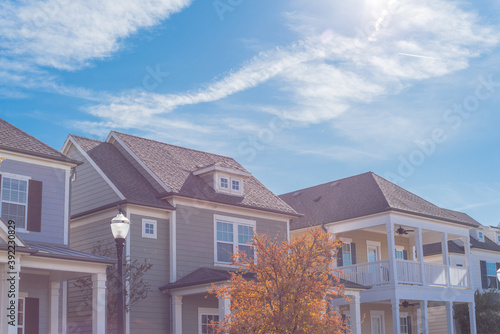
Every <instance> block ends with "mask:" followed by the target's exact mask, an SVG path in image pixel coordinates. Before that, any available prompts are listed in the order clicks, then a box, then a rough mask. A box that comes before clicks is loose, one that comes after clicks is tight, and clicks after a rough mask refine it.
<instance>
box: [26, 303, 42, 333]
mask: <svg viewBox="0 0 500 334" xmlns="http://www.w3.org/2000/svg"><path fill="white" fill-rule="evenodd" d="M24 303H25V306H24V307H25V314H26V317H25V319H26V320H27V321H26V322H25V325H24V326H25V327H24V333H25V334H39V328H40V308H39V300H38V298H25V299H24Z"/></svg>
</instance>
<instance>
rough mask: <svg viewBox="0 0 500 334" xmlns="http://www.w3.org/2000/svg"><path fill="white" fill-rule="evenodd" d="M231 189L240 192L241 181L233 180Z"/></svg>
mask: <svg viewBox="0 0 500 334" xmlns="http://www.w3.org/2000/svg"><path fill="white" fill-rule="evenodd" d="M231 189H232V190H235V191H240V181H239V180H231Z"/></svg>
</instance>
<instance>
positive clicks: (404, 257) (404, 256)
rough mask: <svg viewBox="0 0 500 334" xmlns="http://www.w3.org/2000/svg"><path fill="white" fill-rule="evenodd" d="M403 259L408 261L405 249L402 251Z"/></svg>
mask: <svg viewBox="0 0 500 334" xmlns="http://www.w3.org/2000/svg"><path fill="white" fill-rule="evenodd" d="M403 259H404V260H408V251H407V250H406V249H403Z"/></svg>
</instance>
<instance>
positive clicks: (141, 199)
mask: <svg viewBox="0 0 500 334" xmlns="http://www.w3.org/2000/svg"><path fill="white" fill-rule="evenodd" d="M71 137H72V138H73V139H74V140H75V141H76V142H77V143H78V145H80V147H81V148H82V149H83V150H84V151H85V152H86V153H87V154H88V155H89V156H90V157H91V158H92V160H93V161H94V162H95V163H96V164H97V166H98V167H99V168H100V169H101V170H102V171H103V173H104V174H106V176H107V177H108V178H109V179H110V181H111V182H112V183H113V184H114V185H115V186H116V187H117V188H118V190H120V192H121V193H122V194H123V196H125V198H126V200H127V201H129V202H132V203H137V204H145V205H152V206H157V207H163V208H168V209H173V207H172V206H171V205H170V204H169V203H168V202H166V201H163V200H161V199H159V198H158V192H157V191H156V190H155V189H154V188H153V186H151V184H150V183H149V182H148V181H147V180H146V179H145V178H144V176H142V174H141V173H139V171H137V169H135V168H134V166H132V164H131V163H130V162H129V161H128V160H127V159H126V158H125V157H124V156H123V155H122V154H121V153H120V151H118V149H117V148H116V147H115V146H114V145H113V144H110V143H106V142H102V141H99V140H94V139H89V138H84V137H79V136H75V135H71Z"/></svg>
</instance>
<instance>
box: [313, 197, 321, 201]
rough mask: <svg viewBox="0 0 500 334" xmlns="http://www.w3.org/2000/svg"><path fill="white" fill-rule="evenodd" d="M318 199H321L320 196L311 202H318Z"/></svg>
mask: <svg viewBox="0 0 500 334" xmlns="http://www.w3.org/2000/svg"><path fill="white" fill-rule="evenodd" d="M320 199H321V196H318V197H316V198H315V199H313V201H315V202H319V200H320Z"/></svg>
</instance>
